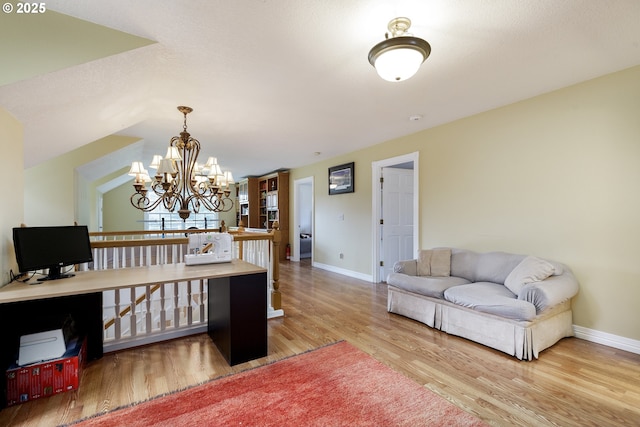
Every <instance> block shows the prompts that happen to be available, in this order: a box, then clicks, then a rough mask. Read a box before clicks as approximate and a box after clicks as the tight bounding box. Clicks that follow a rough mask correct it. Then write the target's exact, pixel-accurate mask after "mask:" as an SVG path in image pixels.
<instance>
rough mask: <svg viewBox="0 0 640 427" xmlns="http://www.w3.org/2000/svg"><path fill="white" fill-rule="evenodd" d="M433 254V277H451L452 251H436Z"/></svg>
mask: <svg viewBox="0 0 640 427" xmlns="http://www.w3.org/2000/svg"><path fill="white" fill-rule="evenodd" d="M432 252H433V253H432V254H431V275H432V276H437V277H449V276H450V275H451V249H434V250H433V251H432Z"/></svg>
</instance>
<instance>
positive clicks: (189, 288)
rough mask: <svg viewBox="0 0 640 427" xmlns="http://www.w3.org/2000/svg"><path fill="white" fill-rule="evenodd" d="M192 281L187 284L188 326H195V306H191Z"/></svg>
mask: <svg viewBox="0 0 640 427" xmlns="http://www.w3.org/2000/svg"><path fill="white" fill-rule="evenodd" d="M191 298H192V294H191V280H189V281H188V282H187V325H188V326H191V325H193V306H192V305H191V301H192V300H191Z"/></svg>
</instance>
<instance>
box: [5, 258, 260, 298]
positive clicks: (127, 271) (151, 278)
mask: <svg viewBox="0 0 640 427" xmlns="http://www.w3.org/2000/svg"><path fill="white" fill-rule="evenodd" d="M266 271H267V270H266V269H265V268H262V267H258V266H257V265H253V264H250V263H248V262H246V261H242V260H238V259H235V260H233V261H232V262H230V263H220V264H202V265H186V264H183V263H181V264H164V265H154V266H151V267H133V268H120V269H110V270H96V271H78V272H76V273H75V277H69V278H66V279H60V280H48V281H45V282H42V283H40V284H34V285H30V284H27V283H21V282H13V283H10V284H8V285H6V286H4V287H3V288H0V304H4V303H9V302H17V301H28V300H34V299H44V298H54V297H61V296H67V295H79V294H87V293H92V292H101V291H107V290H111V289H120V288H130V287H134V286H145V285H155V284H160V283H172V282H182V281H187V280H199V279H211V278H221V277H231V276H240V275H244V274H254V273H264V272H266ZM29 283H32V282H29Z"/></svg>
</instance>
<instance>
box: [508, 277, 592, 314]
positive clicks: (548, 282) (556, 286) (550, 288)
mask: <svg viewBox="0 0 640 427" xmlns="http://www.w3.org/2000/svg"><path fill="white" fill-rule="evenodd" d="M578 289H579V285H578V281H577V280H576V278H575V277H574V275H573V273H572V272H571V270H569V268H568V267H566V266H564V271H563V273H562V274H560V275H559V276H550V277H548V278H546V279H545V280H543V281H541V282H534V283H529V284H527V285H525V286H524V287H523V288H522V290H521V291H520V294H518V299H519V300H524V301H528V302H530V303H531V304H533V305H534V306H535V307H536V312H537V313H540V312H541V311H543V310H545V309H547V308H549V307H553V306H554V305H557V304H560V303H562V302H564V301H566V300H568V299H571V298H573V297H574V296H576V295H577V294H578Z"/></svg>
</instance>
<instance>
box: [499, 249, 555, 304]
mask: <svg viewBox="0 0 640 427" xmlns="http://www.w3.org/2000/svg"><path fill="white" fill-rule="evenodd" d="M554 271H555V270H554V268H553V265H551V263H549V262H547V261H545V260H543V259H540V258H536V257H534V256H528V257H526V258H525V259H523V260H522V261H521V262H520V264H518V265H517V266H516V268H514V269H513V271H512V272H511V273H509V275H508V276H507V278H506V279H505V281H504V285H505V286H506V287H507V288H508V289H509V290H510V291H511V292H513V293H514V294H516V295H519V294H520V291H521V290H522V288H523V287H524V285H526V284H527V283H533V282H541V281H543V280H544V279H546V278H547V277H549V276H551V275H552V274H553V273H554Z"/></svg>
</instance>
